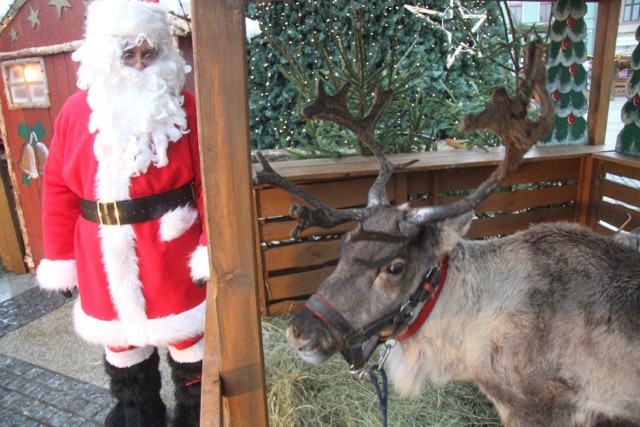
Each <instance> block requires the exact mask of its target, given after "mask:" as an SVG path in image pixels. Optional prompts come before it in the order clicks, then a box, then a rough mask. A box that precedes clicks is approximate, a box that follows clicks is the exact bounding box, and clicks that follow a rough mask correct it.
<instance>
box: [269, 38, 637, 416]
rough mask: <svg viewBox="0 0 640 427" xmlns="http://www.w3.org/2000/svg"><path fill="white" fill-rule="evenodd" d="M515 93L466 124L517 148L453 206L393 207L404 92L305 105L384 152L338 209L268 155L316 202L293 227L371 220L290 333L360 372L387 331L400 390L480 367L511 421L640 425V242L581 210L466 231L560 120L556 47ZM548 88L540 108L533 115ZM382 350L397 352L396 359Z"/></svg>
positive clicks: (313, 357)
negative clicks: (395, 145) (365, 186)
mask: <svg viewBox="0 0 640 427" xmlns="http://www.w3.org/2000/svg"><path fill="white" fill-rule="evenodd" d="M526 62H527V64H526V66H525V70H524V81H523V82H521V85H520V88H519V91H518V94H517V96H516V98H515V99H513V100H512V99H510V98H509V97H508V96H507V95H506V92H505V91H504V89H500V90H496V92H495V93H494V96H493V99H492V101H491V103H490V104H488V105H487V106H486V108H485V110H484V111H482V112H481V113H479V114H472V115H468V116H467V117H466V118H465V120H464V123H463V129H464V130H467V131H469V130H474V129H481V128H488V129H491V130H492V131H493V132H495V133H497V134H498V135H500V136H501V137H502V138H503V140H504V142H505V146H506V148H505V157H504V159H503V160H502V162H501V163H500V165H499V166H498V167H497V169H496V170H495V171H494V172H493V173H492V175H491V176H490V177H489V178H488V179H487V180H486V181H485V182H484V183H482V185H480V187H479V188H478V189H477V190H475V192H473V193H472V194H471V195H469V196H467V197H466V198H464V199H462V200H459V201H457V202H454V203H452V204H449V205H443V206H430V207H422V208H411V207H409V206H407V205H402V206H391V205H390V204H389V202H388V200H387V196H386V193H385V184H386V182H387V180H388V179H389V177H390V176H391V175H392V174H393V172H394V171H395V170H397V169H398V168H400V167H405V166H407V165H406V164H405V165H394V164H392V163H391V162H390V161H389V160H387V159H386V157H385V156H384V155H383V154H382V153H381V152H380V150H379V148H378V147H377V145H376V143H375V141H374V135H373V134H374V127H375V124H376V122H377V120H378V119H379V117H380V114H381V113H382V110H383V109H384V107H385V106H386V104H387V103H388V101H389V98H390V97H391V93H390V92H389V91H385V90H378V91H377V93H376V100H375V102H374V105H373V107H372V109H371V111H370V113H369V114H368V115H367V116H366V117H364V118H355V117H353V116H352V114H351V112H350V111H349V109H348V107H347V104H346V94H347V92H348V86H347V87H343V88H342V89H341V90H340V91H339V92H338V93H337V94H336V95H333V96H331V95H328V94H327V93H326V92H325V90H324V88H323V86H322V84H319V85H318V97H317V99H316V100H315V101H314V102H313V103H311V104H310V105H308V106H307V107H306V108H305V109H304V111H303V113H304V114H305V115H306V116H307V117H309V118H313V119H325V120H332V121H334V122H336V123H339V124H341V125H343V126H346V127H347V128H348V129H350V130H351V131H353V132H354V133H355V134H356V135H357V136H358V137H359V138H360V139H361V140H362V141H363V142H364V143H366V144H367V145H368V146H369V147H370V149H371V151H372V152H373V153H374V155H376V156H377V158H378V160H379V162H380V172H379V174H378V177H377V179H376V180H375V182H374V184H373V186H372V187H371V189H370V191H369V196H368V204H367V206H366V207H363V208H352V209H343V210H334V209H331V208H329V207H327V206H325V205H323V204H322V202H320V201H319V200H318V199H316V198H315V197H314V196H313V195H311V194H309V193H307V192H305V191H304V190H301V189H300V188H299V187H297V186H295V185H293V184H291V183H289V182H288V181H287V180H285V179H284V178H282V177H281V176H280V175H278V174H277V173H276V172H275V171H274V170H273V169H272V168H271V166H270V165H269V164H268V162H266V161H265V160H264V158H262V156H258V157H259V159H260V162H261V164H262V169H263V170H262V171H260V172H258V173H257V174H256V182H257V183H265V184H270V185H274V186H277V187H280V188H283V189H285V190H287V191H289V192H291V193H293V194H295V195H297V196H298V197H300V198H301V199H302V200H304V201H306V202H307V204H308V205H309V206H305V207H300V206H294V207H293V208H292V212H291V213H292V216H294V217H297V219H298V224H297V226H296V228H295V229H294V230H293V231H292V235H293V236H295V235H297V233H299V232H300V231H301V230H304V229H306V228H307V227H310V226H321V227H325V228H330V227H332V226H335V225H336V224H340V223H343V222H345V221H350V220H357V221H358V226H357V227H356V228H355V229H354V230H352V231H350V232H348V233H346V234H345V236H344V237H343V240H342V242H341V252H340V260H339V262H338V265H337V267H336V269H335V271H334V272H333V273H332V274H331V275H330V276H329V277H328V278H327V279H326V280H325V281H324V282H323V283H322V284H321V285H320V287H319V288H318V290H317V293H315V294H314V295H312V296H311V297H310V298H309V300H308V301H307V303H306V305H305V307H304V308H303V309H302V310H301V311H299V312H298V313H297V314H296V315H295V316H294V317H293V318H292V319H291V321H290V324H289V326H288V328H287V332H286V335H287V340H288V342H289V344H290V345H291V347H293V348H294V349H295V350H297V351H298V353H299V355H300V356H301V357H302V359H304V360H305V361H308V362H311V363H320V362H322V361H324V360H326V359H327V358H328V357H329V356H331V355H332V354H334V353H336V352H340V353H342V355H343V356H344V357H345V359H346V360H347V362H348V363H349V364H350V368H351V369H352V370H355V371H358V370H359V369H362V368H363V366H364V365H365V364H366V363H367V360H368V358H369V357H370V356H371V354H372V353H373V351H374V348H375V347H376V346H377V345H379V344H380V343H386V344H387V346H388V347H387V348H388V349H389V354H388V359H387V365H388V371H389V377H390V379H391V381H392V382H393V384H394V386H395V389H396V390H397V392H398V393H399V394H400V395H403V396H412V395H413V396H415V395H418V394H419V393H420V392H421V389H422V388H423V386H424V384H425V382H426V381H427V380H430V381H431V382H433V383H435V384H445V383H447V382H449V381H473V382H475V383H476V384H477V385H478V386H479V388H480V389H481V390H482V391H483V392H484V393H485V394H486V395H487V396H488V398H489V399H490V400H491V401H492V402H493V404H494V405H495V407H496V408H497V410H498V412H499V415H500V419H501V421H502V423H503V424H504V425H507V426H554V425H555V426H572V425H575V426H594V425H612V424H619V425H640V253H638V252H637V251H635V250H633V249H632V248H630V247H628V246H626V245H623V244H619V243H616V242H615V241H614V239H611V238H608V237H605V236H600V235H598V234H596V233H594V232H593V231H591V230H589V229H587V228H585V227H583V226H580V225H577V224H571V223H549V224H541V225H535V226H532V227H530V228H529V229H528V230H526V231H522V232H519V233H516V234H514V235H511V236H508V237H504V238H500V239H493V240H485V241H470V240H465V239H464V238H463V236H464V235H465V232H466V231H467V229H468V227H469V224H470V221H471V219H472V217H473V213H472V209H473V207H474V206H476V205H477V204H478V203H479V202H480V201H482V200H483V199H485V198H486V197H487V196H488V195H489V194H490V193H491V192H492V191H493V190H494V189H495V188H496V187H497V186H498V185H499V184H500V183H501V182H502V181H503V180H504V179H505V178H506V177H507V176H508V175H509V174H511V173H512V172H513V171H514V170H516V168H517V167H518V165H519V164H520V162H521V159H522V156H523V155H524V153H525V152H526V151H527V150H528V149H529V148H530V146H531V145H533V144H534V143H535V142H536V141H537V140H539V139H540V138H542V137H543V136H545V135H546V134H547V133H548V132H549V130H550V128H551V126H552V123H553V120H554V119H553V108H554V107H553V101H552V100H551V99H550V97H549V94H548V92H547V90H546V88H545V78H546V76H545V74H546V73H545V68H544V62H543V60H542V45H541V44H539V43H537V42H536V43H532V44H531V45H530V46H529V48H528V51H527V61H526ZM531 95H534V96H535V97H536V99H537V100H538V101H539V102H540V107H541V108H540V111H541V113H540V117H539V118H538V119H537V120H535V121H534V120H533V119H532V118H530V117H529V116H528V115H527V104H528V103H529V100H530V98H531ZM382 363H384V362H382Z"/></svg>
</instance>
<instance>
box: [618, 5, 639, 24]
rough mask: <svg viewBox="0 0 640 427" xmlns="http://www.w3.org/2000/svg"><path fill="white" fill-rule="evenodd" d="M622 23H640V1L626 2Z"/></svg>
mask: <svg viewBox="0 0 640 427" xmlns="http://www.w3.org/2000/svg"><path fill="white" fill-rule="evenodd" d="M622 21H624V22H627V21H640V0H625V1H624V12H623V14H622Z"/></svg>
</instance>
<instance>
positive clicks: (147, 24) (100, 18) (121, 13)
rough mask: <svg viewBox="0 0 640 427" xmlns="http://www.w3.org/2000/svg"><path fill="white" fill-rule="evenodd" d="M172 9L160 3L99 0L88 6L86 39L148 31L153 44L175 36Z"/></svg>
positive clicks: (147, 34)
mask: <svg viewBox="0 0 640 427" xmlns="http://www.w3.org/2000/svg"><path fill="white" fill-rule="evenodd" d="M167 11H168V9H167V8H166V7H165V6H163V5H160V4H156V3H149V2H144V1H128V0H96V1H93V2H91V3H90V4H89V6H87V22H86V39H87V40H90V39H93V38H100V37H105V36H107V37H109V36H120V37H131V38H136V37H138V36H140V35H144V36H145V38H147V39H149V40H150V41H151V42H152V44H153V45H155V44H156V43H161V44H164V43H166V42H168V41H169V40H170V38H171V29H170V26H169V23H168V21H167V19H166V18H167Z"/></svg>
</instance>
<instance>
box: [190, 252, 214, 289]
mask: <svg viewBox="0 0 640 427" xmlns="http://www.w3.org/2000/svg"><path fill="white" fill-rule="evenodd" d="M189 268H190V269H191V278H192V279H193V280H194V281H198V280H209V278H210V277H211V272H210V271H209V248H207V247H206V246H198V247H197V248H196V250H195V251H193V254H191V260H190V261H189Z"/></svg>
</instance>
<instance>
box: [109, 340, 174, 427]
mask: <svg viewBox="0 0 640 427" xmlns="http://www.w3.org/2000/svg"><path fill="white" fill-rule="evenodd" d="M159 362H160V357H159V356H158V350H154V351H153V353H152V354H151V356H149V358H148V359H146V360H144V361H142V362H140V363H138V364H136V365H133V366H130V367H128V368H116V367H115V366H113V365H111V364H110V363H109V362H107V360H106V359H105V361H104V366H105V370H106V372H107V375H108V376H109V379H110V380H111V381H110V388H111V395H112V396H113V397H115V398H116V400H117V403H116V406H115V407H113V408H112V409H111V411H110V412H109V414H107V418H106V419H105V421H104V424H105V426H106V427H164V426H166V424H167V408H166V406H165V404H164V402H162V398H161V397H160V387H162V381H161V379H160V370H159V369H158V364H159Z"/></svg>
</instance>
